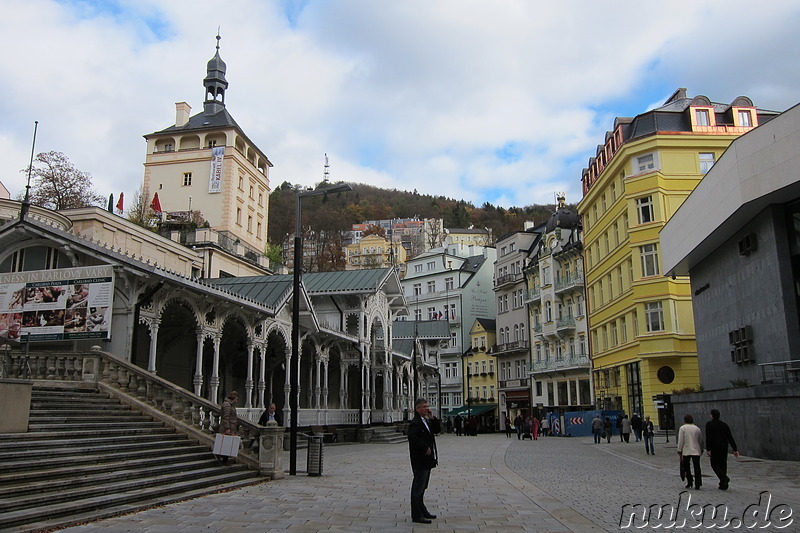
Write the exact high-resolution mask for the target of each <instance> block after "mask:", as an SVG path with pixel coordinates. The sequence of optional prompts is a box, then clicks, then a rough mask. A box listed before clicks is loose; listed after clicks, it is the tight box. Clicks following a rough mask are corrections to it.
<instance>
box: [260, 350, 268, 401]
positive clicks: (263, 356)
mask: <svg viewBox="0 0 800 533" xmlns="http://www.w3.org/2000/svg"><path fill="white" fill-rule="evenodd" d="M265 352H266V346H265V345H264V343H259V345H258V355H259V361H261V363H260V364H259V366H258V408H259V409H263V408H264V389H265V388H266V387H265V385H264V378H265V376H266V369H265V368H264V365H265V364H266V362H267V357H266V354H265Z"/></svg>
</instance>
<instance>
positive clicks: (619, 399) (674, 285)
mask: <svg viewBox="0 0 800 533" xmlns="http://www.w3.org/2000/svg"><path fill="white" fill-rule="evenodd" d="M734 111H735V110H734ZM684 112H685V113H688V114H690V115H691V116H694V108H692V107H688V108H687V110H686V111H684ZM734 116H736V115H735V113H734ZM753 118H754V119H755V111H753ZM627 123H629V122H624V121H623V122H620V121H619V120H618V124H617V125H616V126H615V131H614V132H610V133H609V135H608V136H607V138H606V146H605V147H602V146H601V147H599V148H598V156H597V158H592V160H590V169H587V170H585V171H584V198H583V199H582V200H581V202H580V203H579V204H578V211H579V213H580V214H581V215H582V216H583V221H584V246H585V251H584V260H585V268H586V270H585V271H586V287H587V298H588V301H587V307H588V312H589V337H590V338H589V342H590V346H591V358H592V368H593V372H594V387H595V396H596V398H597V402H598V404H599V407H601V408H605V409H624V410H625V411H626V412H627V413H628V414H631V413H633V412H638V413H639V414H642V415H643V416H644V415H650V416H651V417H652V418H653V420H655V421H657V420H658V416H657V415H658V413H657V411H656V409H655V408H654V406H653V401H652V396H653V395H656V394H662V393H671V392H672V391H673V390H680V389H684V388H687V387H697V386H698V385H699V373H698V365H697V348H696V344H695V330H694V320H693V315H692V305H691V290H690V285H689V279H688V278H681V277H679V278H677V279H671V278H668V277H666V276H664V274H663V269H662V267H661V263H660V255H659V253H660V244H659V231H660V230H661V228H662V227H663V226H664V224H665V223H666V222H667V220H669V218H670V217H671V216H672V214H673V213H674V212H675V211H676V210H677V209H678V207H679V206H680V205H681V204H682V203H683V201H684V199H685V198H686V197H687V196H688V195H689V193H690V192H691V191H692V190H693V189H694V187H695V186H696V185H697V183H698V182H699V181H700V179H701V178H702V177H703V175H704V171H707V169H708V168H710V167H708V163H709V162H710V163H711V164H713V161H715V160H716V159H718V158H719V157H720V156H721V155H722V153H723V152H724V151H725V149H726V148H727V146H728V145H729V144H730V143H731V142H732V141H733V140H734V139H735V138H736V137H737V136H738V135H740V134H741V133H743V132H744V131H747V130H748V129H750V128H741V127H736V128H730V127H729V128H725V127H724V126H720V127H716V126H715V127H714V128H708V127H703V128H700V127H698V126H696V125H695V124H694V121H692V127H693V128H694V130H695V131H669V132H664V131H657V132H654V133H653V134H650V135H644V136H642V137H639V138H636V137H634V138H633V139H630V140H628V139H624V135H623V133H622V125H621V124H627ZM754 125H755V124H754ZM740 130H741V131H740ZM651 156H652V157H651ZM704 165H705V166H704Z"/></svg>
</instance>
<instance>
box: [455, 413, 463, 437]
mask: <svg viewBox="0 0 800 533" xmlns="http://www.w3.org/2000/svg"><path fill="white" fill-rule="evenodd" d="M463 423H464V419H463V418H462V417H461V415H456V419H455V425H456V437H460V436H461V425H462V424H463Z"/></svg>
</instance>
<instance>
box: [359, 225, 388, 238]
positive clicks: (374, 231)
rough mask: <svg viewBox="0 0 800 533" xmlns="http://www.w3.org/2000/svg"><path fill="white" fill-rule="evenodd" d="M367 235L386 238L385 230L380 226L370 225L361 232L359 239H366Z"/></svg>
mask: <svg viewBox="0 0 800 533" xmlns="http://www.w3.org/2000/svg"><path fill="white" fill-rule="evenodd" d="M369 235H377V236H378V237H383V238H384V239H385V238H386V230H385V229H383V228H382V227H381V226H377V225H375V224H370V225H369V226H367V227H366V229H365V230H364V231H362V232H361V238H362V239H363V238H364V237H368V236H369Z"/></svg>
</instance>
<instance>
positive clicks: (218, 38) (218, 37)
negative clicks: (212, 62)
mask: <svg viewBox="0 0 800 533" xmlns="http://www.w3.org/2000/svg"><path fill="white" fill-rule="evenodd" d="M219 28H220V27H219V26H217V50H219V40H220V39H222V37H220V36H219Z"/></svg>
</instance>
